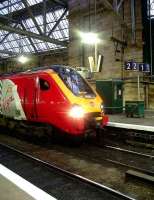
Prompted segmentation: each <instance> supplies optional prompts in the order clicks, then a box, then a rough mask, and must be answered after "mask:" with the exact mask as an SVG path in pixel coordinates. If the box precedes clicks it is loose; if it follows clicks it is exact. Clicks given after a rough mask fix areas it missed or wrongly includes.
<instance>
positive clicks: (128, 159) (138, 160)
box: [96, 145, 154, 176]
mask: <svg viewBox="0 0 154 200" xmlns="http://www.w3.org/2000/svg"><path fill="white" fill-rule="evenodd" d="M96 148H100V149H101V150H102V152H104V153H105V156H104V158H103V159H104V160H105V161H107V162H110V163H113V164H115V165H119V166H122V167H125V168H128V169H133V170H136V171H139V172H142V173H145V174H148V175H151V176H154V168H153V166H154V156H153V155H150V154H145V153H139V152H136V151H132V150H128V149H124V148H120V147H115V146H110V145H104V146H102V145H101V146H100V145H96ZM118 152H119V153H118ZM104 153H103V154H104ZM106 155H107V156H106Z"/></svg>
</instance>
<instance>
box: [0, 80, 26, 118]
mask: <svg viewBox="0 0 154 200" xmlns="http://www.w3.org/2000/svg"><path fill="white" fill-rule="evenodd" d="M0 114H2V115H5V116H7V117H11V118H14V119H18V120H25V119H26V116H25V113H24V111H23V108H22V105H21V102H20V97H19V95H18V92H17V86H16V85H15V84H14V83H13V82H12V81H11V80H9V79H5V80H2V81H0Z"/></svg>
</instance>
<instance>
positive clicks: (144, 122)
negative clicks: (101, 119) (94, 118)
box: [107, 110, 154, 131]
mask: <svg viewBox="0 0 154 200" xmlns="http://www.w3.org/2000/svg"><path fill="white" fill-rule="evenodd" d="M107 115H108V116H109V124H108V126H114V125H116V127H118V126H119V127H120V126H123V124H126V125H127V124H128V125H132V127H133V125H134V127H135V129H137V128H138V127H143V128H141V129H140V130H144V127H145V130H146V131H148V130H149V131H154V110H153V111H152V110H145V116H144V118H143V117H141V118H137V117H127V116H126V114H125V113H124V112H123V113H117V114H107ZM128 127H129V126H128Z"/></svg>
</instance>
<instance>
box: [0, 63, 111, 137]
mask: <svg viewBox="0 0 154 200" xmlns="http://www.w3.org/2000/svg"><path fill="white" fill-rule="evenodd" d="M102 103H103V102H102V99H101V98H100V96H99V95H98V94H97V93H96V92H95V91H94V90H93V89H92V88H91V87H90V85H89V84H88V83H87V82H86V80H84V79H83V78H82V77H81V76H80V74H79V73H78V72H76V71H75V70H74V69H73V68H71V67H68V66H63V65H53V66H50V67H39V68H34V69H31V70H28V71H25V72H19V73H14V74H5V75H1V76H0V114H1V116H3V117H4V116H5V117H6V118H11V119H14V120H22V122H23V121H24V120H26V121H28V122H39V123H40V122H41V123H45V124H48V125H52V127H56V128H58V129H59V130H61V132H64V133H66V135H70V136H72V137H77V138H80V137H83V136H85V135H86V134H87V133H88V132H89V131H90V130H95V129H96V127H97V128H98V127H103V126H104V125H106V123H107V121H108V118H107V116H105V115H104V112H103V104H102Z"/></svg>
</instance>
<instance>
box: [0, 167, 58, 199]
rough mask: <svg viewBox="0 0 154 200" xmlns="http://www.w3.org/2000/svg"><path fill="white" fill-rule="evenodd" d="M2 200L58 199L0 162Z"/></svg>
mask: <svg viewBox="0 0 154 200" xmlns="http://www.w3.org/2000/svg"><path fill="white" fill-rule="evenodd" d="M0 199H1V200H12V199H13V200H21V199H22V200H56V199H55V198H54V197H52V196H50V195H49V194H47V193H46V192H44V191H43V190H41V189H39V188H38V187H36V186H35V185H33V184H31V183H30V182H28V181H27V180H25V179H23V178H22V177H20V176H19V175H17V174H15V173H14V172H12V171H11V170H9V169H8V168H6V167H5V166H3V165H1V164H0Z"/></svg>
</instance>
